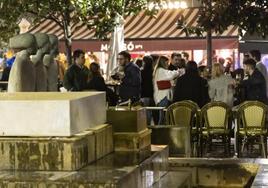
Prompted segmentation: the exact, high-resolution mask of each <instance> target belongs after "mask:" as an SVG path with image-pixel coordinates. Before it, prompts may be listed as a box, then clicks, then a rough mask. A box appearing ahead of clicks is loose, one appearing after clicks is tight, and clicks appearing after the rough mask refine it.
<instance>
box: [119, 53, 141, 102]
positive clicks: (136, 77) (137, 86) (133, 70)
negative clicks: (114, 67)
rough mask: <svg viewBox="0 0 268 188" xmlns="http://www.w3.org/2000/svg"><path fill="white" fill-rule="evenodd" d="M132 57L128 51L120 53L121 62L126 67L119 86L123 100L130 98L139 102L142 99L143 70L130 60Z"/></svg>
mask: <svg viewBox="0 0 268 188" xmlns="http://www.w3.org/2000/svg"><path fill="white" fill-rule="evenodd" d="M130 59H131V56H130V54H129V53H128V52H127V51H122V52H120V53H119V54H118V61H119V64H120V65H121V66H123V67H124V74H125V76H124V77H123V79H122V82H121V84H120V88H119V96H120V99H121V101H122V102H123V101H127V100H129V99H131V101H132V102H137V101H139V99H140V93H141V71H140V68H139V67H138V66H137V65H136V64H134V63H132V62H130Z"/></svg>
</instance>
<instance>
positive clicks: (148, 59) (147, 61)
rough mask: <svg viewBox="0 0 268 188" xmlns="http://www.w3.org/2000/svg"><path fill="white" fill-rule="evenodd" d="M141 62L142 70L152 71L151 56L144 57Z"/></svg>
mask: <svg viewBox="0 0 268 188" xmlns="http://www.w3.org/2000/svg"><path fill="white" fill-rule="evenodd" d="M142 61H143V63H144V67H143V70H149V71H152V70H153V58H152V56H150V55H148V56H144V57H143V59H142Z"/></svg>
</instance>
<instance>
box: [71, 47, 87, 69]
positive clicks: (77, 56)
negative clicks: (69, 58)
mask: <svg viewBox="0 0 268 188" xmlns="http://www.w3.org/2000/svg"><path fill="white" fill-rule="evenodd" d="M73 58H74V63H75V64H77V65H79V66H82V65H84V64H85V52H84V51H83V50H80V49H78V50H75V51H74V52H73Z"/></svg>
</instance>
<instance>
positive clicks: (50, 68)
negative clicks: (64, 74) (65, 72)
mask: <svg viewBox="0 0 268 188" xmlns="http://www.w3.org/2000/svg"><path fill="white" fill-rule="evenodd" d="M48 36H49V41H50V45H51V48H50V54H46V55H45V56H44V60H43V63H44V65H45V67H46V70H47V83H48V91H58V63H57V61H56V60H55V57H56V56H57V55H58V38H57V36H56V35H48Z"/></svg>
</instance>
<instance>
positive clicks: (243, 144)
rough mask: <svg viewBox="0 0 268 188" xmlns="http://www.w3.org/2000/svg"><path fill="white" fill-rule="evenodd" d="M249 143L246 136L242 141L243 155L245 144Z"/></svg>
mask: <svg viewBox="0 0 268 188" xmlns="http://www.w3.org/2000/svg"><path fill="white" fill-rule="evenodd" d="M246 143H247V137H246V136H244V138H243V140H242V147H241V153H242V152H244V148H245V144H246Z"/></svg>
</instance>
